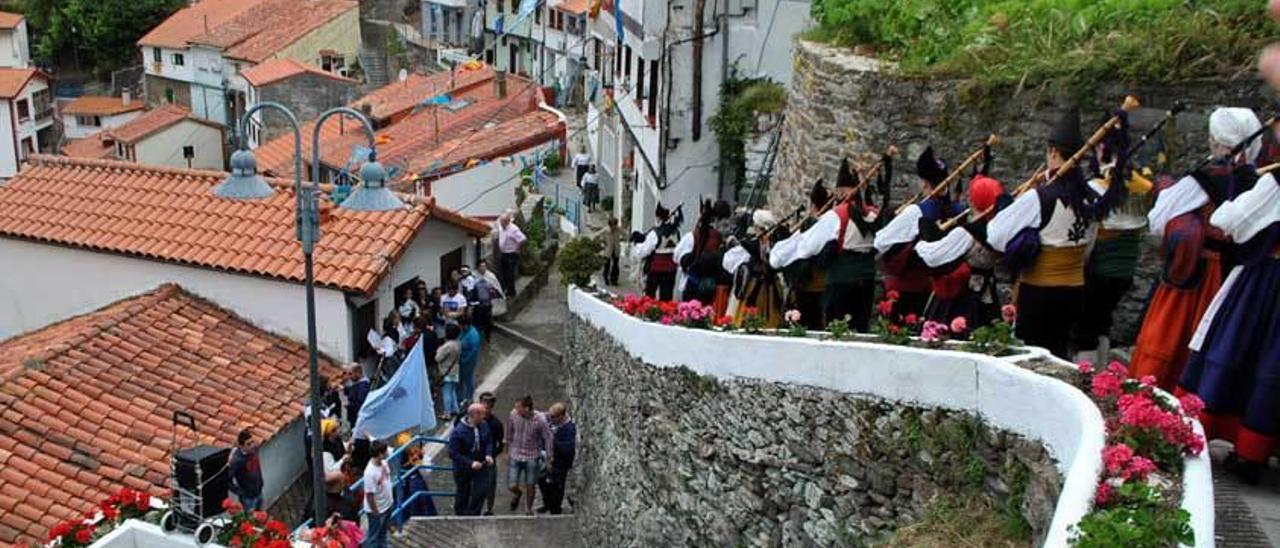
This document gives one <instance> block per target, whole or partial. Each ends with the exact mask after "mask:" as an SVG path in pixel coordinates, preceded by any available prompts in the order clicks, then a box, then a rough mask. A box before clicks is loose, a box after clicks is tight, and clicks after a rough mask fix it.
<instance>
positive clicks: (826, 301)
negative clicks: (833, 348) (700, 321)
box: [769, 155, 893, 331]
mask: <svg viewBox="0 0 1280 548" xmlns="http://www.w3.org/2000/svg"><path fill="white" fill-rule="evenodd" d="M881 161H882V162H884V168H883V169H882V170H881V172H880V179H879V181H878V185H877V186H878V189H879V191H878V193H879V194H880V195H881V199H882V204H881V207H880V208H879V209H877V208H875V207H873V206H870V205H869V204H868V203H867V200H866V198H865V196H864V195H863V193H862V192H859V193H855V194H851V195H847V196H846V197H844V198H841V201H840V203H839V204H837V205H836V206H835V207H833V208H831V209H830V210H829V211H827V212H826V213H823V214H822V216H821V217H819V218H818V220H817V221H816V222H815V223H813V226H811V227H809V229H808V230H805V231H804V232H801V233H799V234H796V235H795V236H793V237H791V238H788V239H786V240H783V241H782V242H779V244H778V246H777V247H776V248H775V249H774V251H773V253H771V254H770V255H769V264H770V265H772V266H773V267H774V268H777V269H783V268H786V267H788V266H790V265H791V264H792V263H794V262H795V261H798V260H802V259H816V260H817V262H818V264H820V265H823V266H825V267H826V269H827V277H826V287H825V289H824V290H823V294H822V309H823V316H824V317H825V319H826V321H832V320H838V319H841V318H844V317H846V316H848V317H849V325H850V326H851V327H853V328H854V329H856V330H858V331H867V329H868V328H869V327H870V323H871V306H872V304H873V303H872V301H873V300H874V299H875V277H876V264H875V248H874V247H873V245H872V243H873V241H874V238H875V229H876V226H877V224H878V220H879V217H880V215H879V213H880V211H881V210H883V208H884V207H886V206H887V205H888V198H889V197H888V194H889V193H888V186H889V181H890V180H891V178H892V176H893V174H892V159H891V158H890V157H889V156H887V155H886V156H885V157H883V158H882V160H881ZM858 186H859V185H858V175H857V174H856V173H854V172H853V170H852V169H850V168H849V164H848V161H847V160H846V161H844V162H842V163H841V165H840V176H839V179H838V180H837V183H836V191H837V196H839V193H840V192H844V193H845V194H848V193H850V192H853V191H854V189H856V188H857V187H858ZM820 255H821V257H820Z"/></svg>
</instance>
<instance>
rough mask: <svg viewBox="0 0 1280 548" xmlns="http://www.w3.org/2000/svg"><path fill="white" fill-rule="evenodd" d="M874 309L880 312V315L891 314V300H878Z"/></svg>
mask: <svg viewBox="0 0 1280 548" xmlns="http://www.w3.org/2000/svg"><path fill="white" fill-rule="evenodd" d="M876 310H877V311H878V312H880V315H881V316H888V315H889V314H892V313H893V301H892V300H889V301H880V304H878V305H876Z"/></svg>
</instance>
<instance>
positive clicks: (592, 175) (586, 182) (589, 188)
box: [579, 166, 600, 211]
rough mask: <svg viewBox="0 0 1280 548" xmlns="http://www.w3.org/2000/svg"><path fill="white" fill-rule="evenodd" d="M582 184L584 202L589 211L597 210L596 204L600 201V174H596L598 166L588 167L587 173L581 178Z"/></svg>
mask: <svg viewBox="0 0 1280 548" xmlns="http://www.w3.org/2000/svg"><path fill="white" fill-rule="evenodd" d="M579 181H580V186H582V203H583V205H586V206H587V211H595V210H596V204H597V203H599V202H600V183H599V180H598V175H596V166H590V167H588V168H587V174H586V175H583V176H582V177H580V178H579Z"/></svg>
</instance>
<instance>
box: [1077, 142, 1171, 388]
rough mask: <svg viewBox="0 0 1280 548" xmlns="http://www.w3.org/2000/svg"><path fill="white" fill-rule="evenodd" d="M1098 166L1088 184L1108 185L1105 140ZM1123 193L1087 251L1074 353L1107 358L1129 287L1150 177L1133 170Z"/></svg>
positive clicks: (1101, 360)
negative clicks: (1116, 320) (1114, 321)
mask: <svg viewBox="0 0 1280 548" xmlns="http://www.w3.org/2000/svg"><path fill="white" fill-rule="evenodd" d="M1097 153H1098V154H1097V157H1098V162H1099V164H1101V165H1102V169H1101V170H1100V173H1099V174H1098V177H1096V178H1094V179H1093V180H1092V181H1090V185H1093V186H1095V187H1101V188H1107V187H1109V186H1110V185H1112V184H1116V183H1115V182H1114V164H1113V163H1111V158H1110V154H1111V151H1110V149H1109V148H1108V147H1107V146H1105V145H1104V146H1100V147H1098V149H1097ZM1125 186H1126V189H1125V190H1126V192H1125V195H1126V198H1125V200H1124V201H1123V202H1121V203H1120V204H1119V205H1118V206H1117V207H1116V208H1115V210H1114V211H1112V212H1111V213H1110V214H1108V215H1107V216H1106V218H1104V219H1102V224H1101V226H1100V227H1099V228H1098V236H1097V240H1096V241H1095V242H1094V244H1093V250H1092V251H1091V252H1090V254H1089V263H1088V266H1087V267H1086V271H1085V280H1084V292H1085V301H1084V312H1083V316H1082V317H1081V320H1080V323H1079V324H1077V325H1076V333H1075V350H1076V359H1077V361H1080V360H1092V361H1094V362H1095V363H1107V362H1108V361H1109V356H1110V354H1111V326H1112V324H1113V318H1114V316H1115V311H1116V307H1118V306H1119V305H1120V300H1121V299H1123V298H1124V296H1125V295H1126V294H1128V293H1129V290H1130V289H1132V288H1133V277H1134V275H1135V274H1136V272H1137V267H1138V257H1139V255H1141V251H1140V249H1139V248H1140V247H1141V245H1142V238H1143V236H1144V233H1145V232H1146V228H1147V217H1146V213H1147V212H1146V205H1148V204H1150V201H1149V200H1150V199H1151V191H1152V186H1153V185H1152V183H1151V181H1150V180H1148V179H1147V178H1146V177H1143V176H1142V175H1140V174H1139V173H1137V172H1136V171H1134V172H1132V173H1131V174H1130V176H1129V180H1128V181H1126V182H1125Z"/></svg>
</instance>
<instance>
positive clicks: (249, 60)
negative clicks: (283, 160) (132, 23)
mask: <svg viewBox="0 0 1280 548" xmlns="http://www.w3.org/2000/svg"><path fill="white" fill-rule="evenodd" d="M359 18H360V14H359V3H358V2H357V1H356V0H202V1H200V2H195V3H192V5H190V6H188V7H186V8H183V9H181V10H178V11H177V12H176V13H174V14H173V15H171V16H170V17H169V18H168V19H166V20H165V21H164V22H163V23H161V24H160V25H159V26H157V27H156V28H155V29H152V31H151V32H149V33H147V34H146V35H145V36H143V37H142V39H140V40H139V41H138V46H139V49H140V50H141V53H142V57H143V64H144V68H145V72H146V77H145V79H144V86H145V88H146V96H147V102H148V104H151V105H156V104H162V103H177V104H179V105H182V106H184V107H187V108H188V109H190V110H191V111H192V112H193V113H194V114H195V115H196V116H199V117H201V118H204V119H206V120H210V121H213V122H217V123H220V124H223V125H227V126H234V124H235V123H236V122H237V120H236V118H237V117H238V116H239V114H240V113H243V112H244V110H245V105H246V104H247V103H248V97H247V93H248V89H247V87H246V82H245V81H244V79H243V78H240V77H239V74H240V73H241V72H242V71H245V70H248V69H250V68H252V67H254V66H256V65H259V64H262V63H265V62H267V61H270V60H272V59H293V60H296V61H300V62H303V63H308V64H314V65H317V66H319V67H321V68H322V69H324V70H327V71H329V72H333V73H335V74H338V75H345V71H346V69H347V67H349V66H350V64H352V63H353V62H354V61H355V59H356V53H357V52H358V51H359V49H360V22H359Z"/></svg>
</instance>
